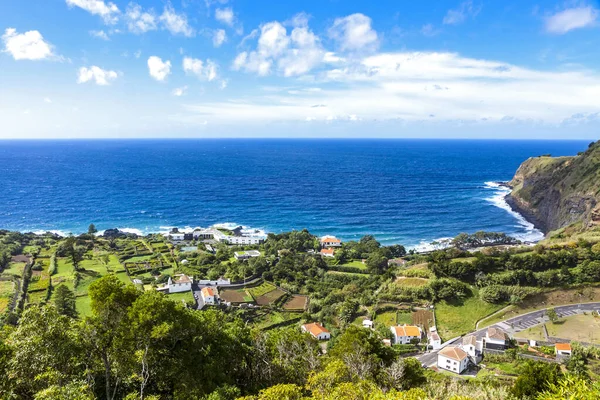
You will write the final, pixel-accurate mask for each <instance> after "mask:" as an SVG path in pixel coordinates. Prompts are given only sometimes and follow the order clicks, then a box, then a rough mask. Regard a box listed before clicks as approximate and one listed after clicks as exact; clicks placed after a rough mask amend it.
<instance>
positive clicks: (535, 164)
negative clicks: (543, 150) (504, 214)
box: [508, 142, 600, 232]
mask: <svg viewBox="0 0 600 400" xmlns="http://www.w3.org/2000/svg"><path fill="white" fill-rule="evenodd" d="M510 185H511V186H512V188H513V190H512V193H511V194H510V195H509V197H508V200H509V202H510V203H511V205H513V206H514V207H516V208H517V209H519V210H520V211H521V212H523V214H524V215H526V216H527V217H528V218H529V219H531V220H533V221H535V222H536V223H537V225H539V226H540V227H542V228H543V230H544V231H546V232H549V231H554V230H558V229H561V228H565V227H568V226H571V225H576V226H577V228H578V229H579V230H588V229H594V228H597V226H598V223H600V142H596V143H591V144H590V146H589V148H588V149H587V150H586V151H585V152H582V153H580V154H579V155H577V156H574V157H557V158H552V157H550V156H541V157H534V158H530V159H528V160H526V161H525V162H524V163H523V164H521V166H520V167H519V169H518V170H517V172H516V174H515V176H514V178H513V179H512V181H511V182H510Z"/></svg>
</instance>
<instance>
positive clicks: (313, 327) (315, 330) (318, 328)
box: [302, 322, 329, 336]
mask: <svg viewBox="0 0 600 400" xmlns="http://www.w3.org/2000/svg"><path fill="white" fill-rule="evenodd" d="M302 326H303V327H304V329H305V330H306V331H307V332H310V333H311V334H312V335H313V336H319V335H320V334H321V333H329V331H328V330H327V329H325V327H324V326H323V325H321V324H319V323H317V322H313V323H312V324H305V325H302Z"/></svg>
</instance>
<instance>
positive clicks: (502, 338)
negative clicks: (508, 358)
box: [484, 327, 508, 350]
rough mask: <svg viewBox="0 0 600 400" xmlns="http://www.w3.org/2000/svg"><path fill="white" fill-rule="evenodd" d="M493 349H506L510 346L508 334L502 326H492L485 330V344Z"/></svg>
mask: <svg viewBox="0 0 600 400" xmlns="http://www.w3.org/2000/svg"><path fill="white" fill-rule="evenodd" d="M484 347H485V348H486V349H491V350H506V349H507V348H508V335H507V334H506V332H504V331H503V330H502V329H500V328H496V327H490V328H488V329H487V331H486V332H485V346H484Z"/></svg>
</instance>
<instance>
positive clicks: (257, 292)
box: [248, 282, 277, 298]
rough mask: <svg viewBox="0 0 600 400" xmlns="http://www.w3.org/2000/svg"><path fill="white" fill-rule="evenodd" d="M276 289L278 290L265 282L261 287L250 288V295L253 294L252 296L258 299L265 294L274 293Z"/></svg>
mask: <svg viewBox="0 0 600 400" xmlns="http://www.w3.org/2000/svg"><path fill="white" fill-rule="evenodd" d="M275 289H277V287H276V286H275V285H273V284H271V283H269V282H263V283H261V284H260V285H259V286H255V287H253V288H248V291H249V292H250V294H252V296H254V298H256V297H260V296H262V295H263V294H266V293H269V292H272V291H273V290H275Z"/></svg>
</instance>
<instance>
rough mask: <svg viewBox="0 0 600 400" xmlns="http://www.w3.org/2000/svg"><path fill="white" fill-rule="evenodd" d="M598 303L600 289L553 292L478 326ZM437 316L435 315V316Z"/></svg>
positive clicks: (487, 319) (482, 322) (589, 288)
mask: <svg viewBox="0 0 600 400" xmlns="http://www.w3.org/2000/svg"><path fill="white" fill-rule="evenodd" d="M594 301H600V287H587V288H578V289H567V290H554V291H549V292H545V293H540V294H536V295H535V296H531V297H528V298H527V299H525V300H524V301H523V302H522V303H521V304H519V305H515V306H510V307H507V308H506V309H505V310H503V311H502V312H500V313H498V314H496V315H494V316H491V317H490V318H486V319H485V320H483V321H481V323H480V324H479V327H480V328H483V327H486V326H490V325H493V324H495V323H498V322H500V321H504V320H505V319H509V318H512V317H516V316H518V315H522V314H526V313H528V312H531V311H536V310H541V309H544V308H549V307H555V306H561V305H565V304H577V303H590V302H594ZM436 315H437V314H436Z"/></svg>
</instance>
